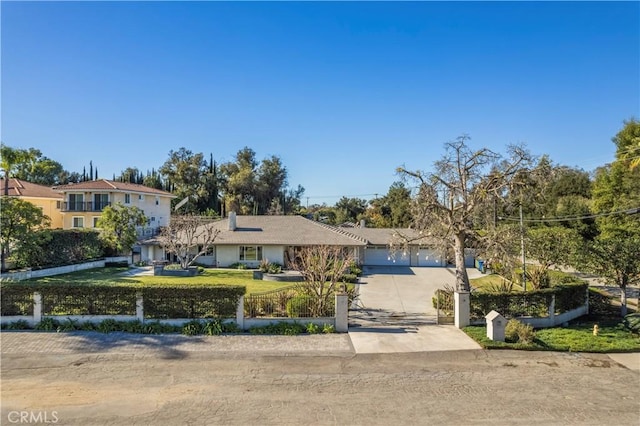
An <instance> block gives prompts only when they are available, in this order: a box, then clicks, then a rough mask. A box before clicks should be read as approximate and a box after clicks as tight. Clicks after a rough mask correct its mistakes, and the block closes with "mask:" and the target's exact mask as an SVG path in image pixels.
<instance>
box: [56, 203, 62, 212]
mask: <svg viewBox="0 0 640 426" xmlns="http://www.w3.org/2000/svg"><path fill="white" fill-rule="evenodd" d="M61 208H62V201H56V209H58V210H60V209H61Z"/></svg>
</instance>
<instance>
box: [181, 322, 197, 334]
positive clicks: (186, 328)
mask: <svg viewBox="0 0 640 426" xmlns="http://www.w3.org/2000/svg"><path fill="white" fill-rule="evenodd" d="M182 334H184V335H186V336H195V335H196V334H200V321H198V320H193V321H189V322H188V323H186V324H184V325H183V326H182Z"/></svg>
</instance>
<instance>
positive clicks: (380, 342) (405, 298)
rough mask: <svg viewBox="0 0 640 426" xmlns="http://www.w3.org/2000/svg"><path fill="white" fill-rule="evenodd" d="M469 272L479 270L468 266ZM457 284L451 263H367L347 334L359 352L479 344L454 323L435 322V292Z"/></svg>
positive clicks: (470, 347) (407, 350) (400, 350)
mask: <svg viewBox="0 0 640 426" xmlns="http://www.w3.org/2000/svg"><path fill="white" fill-rule="evenodd" d="M468 273H469V275H470V277H474V276H477V275H479V274H480V273H479V272H478V271H477V270H475V269H469V270H468ZM445 284H449V285H454V284H455V276H454V270H453V269H451V268H424V267H423V268H412V267H401V266H386V267H385V266H381V267H366V268H365V269H364V271H363V276H362V277H361V279H360V285H359V294H360V296H359V298H358V300H357V301H356V304H355V306H354V307H352V310H351V311H350V312H349V337H351V342H352V344H353V346H354V349H355V351H356V353H393V352H425V351H444V350H465V349H480V346H478V344H477V343H475V342H474V341H473V340H472V339H471V338H470V337H468V336H467V335H466V334H465V333H463V332H462V331H460V330H458V329H457V328H455V327H454V326H452V325H437V323H436V310H435V308H433V305H432V301H431V298H432V297H433V296H434V295H435V291H436V290H437V289H439V288H443V287H444V285H445Z"/></svg>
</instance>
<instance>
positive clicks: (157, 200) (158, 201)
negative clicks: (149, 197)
mask: <svg viewBox="0 0 640 426" xmlns="http://www.w3.org/2000/svg"><path fill="white" fill-rule="evenodd" d="M158 204H160V198H158V197H156V206H157V205H158Z"/></svg>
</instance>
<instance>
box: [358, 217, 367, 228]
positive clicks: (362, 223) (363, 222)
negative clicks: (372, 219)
mask: <svg viewBox="0 0 640 426" xmlns="http://www.w3.org/2000/svg"><path fill="white" fill-rule="evenodd" d="M366 227H367V222H366V221H365V220H364V219H360V228H366Z"/></svg>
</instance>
